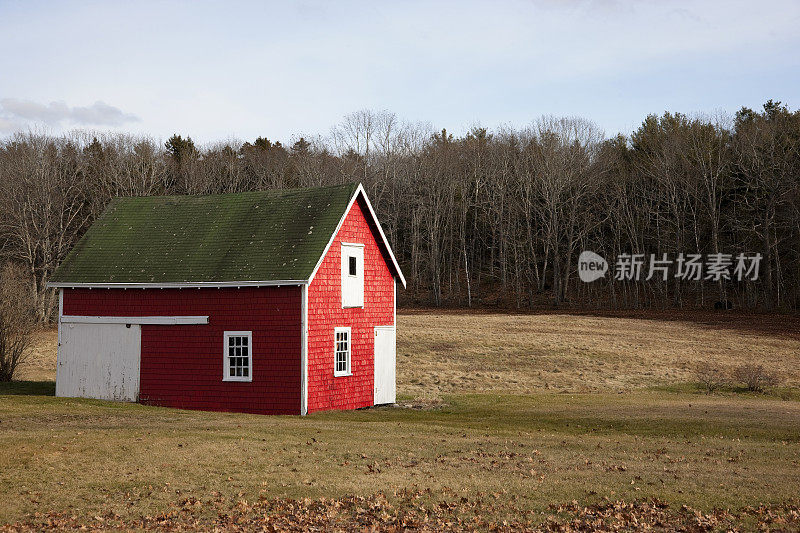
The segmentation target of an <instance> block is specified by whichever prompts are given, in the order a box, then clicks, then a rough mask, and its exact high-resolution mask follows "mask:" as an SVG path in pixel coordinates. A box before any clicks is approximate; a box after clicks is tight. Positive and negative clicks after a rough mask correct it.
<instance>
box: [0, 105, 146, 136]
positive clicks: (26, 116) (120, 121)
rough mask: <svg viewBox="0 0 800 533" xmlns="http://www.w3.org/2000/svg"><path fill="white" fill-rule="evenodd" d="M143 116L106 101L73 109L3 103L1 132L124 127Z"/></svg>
mask: <svg viewBox="0 0 800 533" xmlns="http://www.w3.org/2000/svg"><path fill="white" fill-rule="evenodd" d="M138 121H139V117H137V116H136V115H133V114H131V113H125V112H123V111H122V110H121V109H120V108H118V107H114V106H111V105H108V104H106V103H104V102H100V101H98V102H95V103H94V104H92V105H90V106H75V107H70V106H68V105H67V104H66V103H65V102H50V103H49V104H40V103H38V102H34V101H32V100H23V99H19V98H3V99H2V100H0V130H11V129H18V128H19V127H20V126H24V125H31V124H42V123H43V124H47V125H48V126H65V125H67V126H112V127H116V126H122V125H124V124H127V123H130V122H138Z"/></svg>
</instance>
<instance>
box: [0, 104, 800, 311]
mask: <svg viewBox="0 0 800 533" xmlns="http://www.w3.org/2000/svg"><path fill="white" fill-rule="evenodd" d="M353 181H358V182H362V183H363V184H364V186H365V187H366V189H367V193H368V194H369V196H370V199H371V201H372V203H373V205H374V207H375V209H376V211H377V213H378V216H379V217H380V219H381V222H382V224H383V226H384V230H385V232H386V234H387V236H388V238H389V240H390V241H391V243H392V246H393V248H394V250H395V253H396V255H397V257H398V260H399V261H400V263H401V266H402V267H403V269H404V272H405V273H406V277H407V278H408V280H409V287H408V290H407V291H405V292H404V293H402V294H401V298H402V300H401V303H402V302H405V303H406V304H418V305H433V306H470V307H472V306H498V307H510V308H535V307H539V306H544V305H547V306H572V307H597V308H638V307H653V306H658V307H672V306H675V307H697V306H705V307H708V306H712V305H713V304H714V303H715V302H725V305H726V306H730V305H733V306H735V307H740V308H748V309H761V310H768V311H769V310H781V309H785V310H796V309H797V308H798V306H800V112H798V111H791V110H790V109H788V108H787V107H786V106H784V105H782V104H781V103H780V102H773V101H769V102H767V103H766V104H765V105H764V106H763V109H761V110H758V111H754V110H751V109H747V108H742V109H741V110H740V111H739V112H738V113H737V114H736V115H735V117H730V118H724V117H723V118H719V117H718V118H714V117H703V116H697V117H692V116H687V115H683V114H679V113H665V114H663V115H661V116H657V115H650V116H648V117H646V118H645V119H644V121H643V122H642V124H641V125H640V126H639V128H638V129H637V130H636V131H635V132H633V133H632V134H631V135H630V136H623V135H618V136H616V137H612V138H604V136H603V134H602V132H601V131H600V130H599V129H598V128H597V126H596V125H594V124H593V123H591V122H589V121H587V120H584V119H582V118H576V117H567V118H557V117H542V118H540V119H538V120H536V121H534V122H533V123H532V124H531V125H530V126H528V127H525V128H510V127H505V128H498V129H496V130H493V131H489V130H487V129H485V128H481V127H474V128H472V129H471V130H470V131H469V133H467V134H465V135H463V136H459V137H454V136H453V135H452V134H451V133H448V132H447V131H446V130H441V131H436V130H434V129H433V128H432V127H431V126H430V125H426V124H409V123H404V122H402V121H400V120H399V119H398V118H397V117H396V116H395V115H394V114H392V113H389V112H373V111H359V112H356V113H352V114H350V115H347V116H346V117H345V118H344V119H343V120H342V122H341V123H339V124H337V125H336V126H334V127H333V128H332V130H331V132H330V134H329V135H328V136H326V137H316V138H305V137H299V138H296V140H295V141H294V142H293V143H290V145H283V144H281V143H280V142H272V141H270V140H268V139H267V138H264V137H259V138H258V139H256V140H254V141H253V142H243V143H242V142H233V141H231V142H224V143H218V144H215V145H210V146H204V147H201V146H196V145H195V143H194V142H193V141H192V139H191V138H190V137H183V136H180V135H174V136H172V137H171V138H170V139H168V140H167V142H166V143H164V144H163V145H162V144H161V143H160V142H156V141H154V140H152V139H150V138H146V137H137V136H132V135H125V134H96V135H95V134H91V133H90V132H86V131H74V132H70V133H67V134H63V135H48V134H39V133H33V132H29V133H18V134H15V135H13V136H11V137H8V138H6V139H4V140H2V141H0V258H1V260H2V261H3V262H5V263H8V265H11V267H9V268H12V267H13V268H12V270H14V271H15V272H18V273H19V275H21V276H23V277H24V278H25V279H26V280H27V282H26V283H27V286H28V287H29V296H30V308H31V309H32V310H33V312H34V313H35V316H36V319H37V320H38V321H39V322H41V323H47V322H48V321H50V320H52V317H53V316H54V312H55V310H56V307H57V295H56V294H55V293H54V291H52V290H48V289H47V288H46V283H47V280H48V279H49V277H50V275H51V274H52V272H53V271H54V269H55V268H56V267H57V266H58V264H59V263H60V262H61V261H62V260H63V259H64V257H65V256H66V254H67V253H68V252H69V250H70V249H71V247H72V246H73V245H74V244H75V243H76V241H77V240H78V239H79V238H80V237H81V236H82V234H83V233H84V232H85V231H86V229H87V228H88V227H89V225H90V224H91V223H92V221H93V220H94V219H95V218H96V217H97V216H98V215H99V214H100V213H102V212H103V210H104V209H105V207H106V206H107V205H108V202H109V201H110V200H111V198H113V197H115V196H141V195H164V194H179V195H183V194H214V193H231V192H239V191H250V190H266V189H281V188H290V187H311V186H319V185H327V184H337V183H344V182H353ZM582 250H592V251H594V252H596V253H597V254H599V255H601V256H602V257H605V258H607V259H608V260H609V262H611V265H610V266H609V269H610V270H609V272H608V273H607V274H606V276H604V277H603V278H601V279H599V280H598V281H595V282H592V283H585V282H582V281H580V279H579V277H578V276H577V268H578V257H579V254H580V252H581V251H582ZM739 253H747V254H749V255H750V256H752V255H755V254H758V255H759V257H760V265H759V271H758V278H757V279H747V280H741V281H740V280H737V279H736V278H735V277H733V276H729V277H730V278H731V279H726V278H725V277H722V278H715V279H705V277H702V278H700V279H686V278H681V277H679V276H675V275H672V274H670V275H668V276H664V278H663V279H662V277H661V276H656V277H654V278H653V279H650V280H646V279H645V276H644V275H643V276H641V277H640V278H639V279H634V278H630V277H622V278H620V279H617V277H618V276H615V272H614V268H615V266H614V263H613V261H614V258H618V257H626V256H632V257H639V258H643V260H644V266H643V270H644V271H646V270H647V268H648V267H647V262H648V261H650V260H651V259H652V258H656V257H657V258H662V257H663V254H667V255H668V257H670V258H677V257H679V256H680V254H701V255H703V256H704V257H706V256H712V255H713V256H717V257H719V255H718V254H723V255H726V254H730V257H731V258H735V257H736V255H737V254H739ZM651 254H652V258H651ZM5 271H9V270H8V268H6V269H5V270H4V272H5Z"/></svg>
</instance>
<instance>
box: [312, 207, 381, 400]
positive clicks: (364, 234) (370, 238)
mask: <svg viewBox="0 0 800 533" xmlns="http://www.w3.org/2000/svg"><path fill="white" fill-rule="evenodd" d="M368 216H369V215H368V211H367V207H366V206H365V205H364V204H363V203H362V201H361V200H360V199H359V201H358V202H357V203H355V204H353V207H352V208H351V210H350V212H349V213H348V214H347V216H346V218H345V221H344V223H343V224H342V227H341V228H340V229H339V233H338V234H337V235H336V238H335V239H334V241H333V244H332V245H331V247H330V249H329V250H328V254H327V255H326V257H325V259H324V260H323V262H322V264H321V265H320V268H319V270H318V271H317V275H316V277H315V278H314V280H313V281H312V282H311V285H310V286H309V289H308V308H309V309H308V411H309V412H313V411H322V410H327V409H356V408H359V407H368V406H371V405H373V399H374V396H373V383H374V378H375V376H374V365H373V358H374V352H373V350H374V334H375V333H374V330H373V328H374V327H375V326H386V325H392V324H394V278H393V276H392V274H391V272H390V271H389V267H388V266H387V264H386V261H385V260H384V257H383V255H382V251H381V248H380V247H379V245H378V240H377V239H378V238H380V237H378V234H377V230H376V229H375V228H374V227H371V226H372V225H371V223H370V222H369V221H368ZM342 242H349V243H362V244H364V308H363V309H362V308H348V309H342V280H341V268H342V264H341V248H342V247H341V243H342ZM348 326H349V327H350V328H352V331H351V335H352V339H351V342H352V347H351V356H350V361H351V371H352V375H351V376H342V377H333V357H334V355H333V354H334V345H333V344H334V328H336V327H348Z"/></svg>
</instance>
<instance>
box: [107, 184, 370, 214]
mask: <svg viewBox="0 0 800 533" xmlns="http://www.w3.org/2000/svg"><path fill="white" fill-rule="evenodd" d="M359 185H360V183H359V182H354V181H351V182H347V183H340V184H337V185H321V186H318V187H293V188H290V189H280V188H278V189H261V190H255V191H238V192H223V193H213V194H162V195H155V194H150V195H145V196H112V197H111V202H114V201H115V200H122V201H127V200H131V199H139V200H143V199H148V198H153V199H156V198H157V199H188V198H235V197H236V196H247V195H258V194H261V195H266V194H274V195H276V196H279V195H283V194H290V193H302V192H310V191H322V190H338V189H347V188H350V189H351V191H352V192H351V196H352V193H355V191H356V190H357V189H358V186H359ZM108 206H109V207H110V206H111V203H109V204H108ZM101 216H102V215H101ZM98 218H99V217H98Z"/></svg>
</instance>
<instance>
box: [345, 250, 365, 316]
mask: <svg viewBox="0 0 800 533" xmlns="http://www.w3.org/2000/svg"><path fill="white" fill-rule="evenodd" d="M346 307H364V245H363V244H360V243H350V242H343V243H342V308H346Z"/></svg>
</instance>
